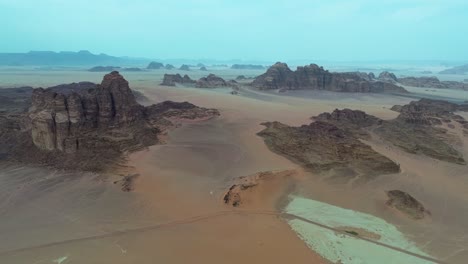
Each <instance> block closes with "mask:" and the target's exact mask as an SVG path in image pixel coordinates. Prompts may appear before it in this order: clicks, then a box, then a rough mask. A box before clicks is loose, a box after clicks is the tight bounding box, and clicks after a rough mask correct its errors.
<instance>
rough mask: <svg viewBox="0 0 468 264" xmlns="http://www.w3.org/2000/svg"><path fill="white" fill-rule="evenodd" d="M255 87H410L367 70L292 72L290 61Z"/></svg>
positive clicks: (378, 89)
mask: <svg viewBox="0 0 468 264" xmlns="http://www.w3.org/2000/svg"><path fill="white" fill-rule="evenodd" d="M252 86H253V87H256V88H259V89H288V90H296V89H310V90H327V91H334V92H364V93H367V92H373V93H383V92H396V93H405V92H406V90H405V89H403V88H402V87H399V86H396V85H394V84H391V83H388V82H382V81H375V80H373V79H372V78H371V77H370V76H369V75H368V74H363V73H353V72H348V73H331V72H329V71H327V70H324V69H323V67H319V66H318V65H316V64H310V65H306V66H303V67H297V70H296V71H292V70H291V69H290V68H289V67H288V65H287V64H285V63H281V62H277V63H276V64H275V65H273V66H271V67H270V68H269V69H268V70H267V72H266V73H264V74H262V75H260V76H258V77H257V78H255V80H254V81H253V82H252Z"/></svg>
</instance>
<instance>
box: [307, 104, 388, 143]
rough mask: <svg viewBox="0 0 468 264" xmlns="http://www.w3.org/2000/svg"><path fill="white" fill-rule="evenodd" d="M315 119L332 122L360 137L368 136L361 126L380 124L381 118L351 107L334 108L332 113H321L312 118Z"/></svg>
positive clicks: (367, 126)
mask: <svg viewBox="0 0 468 264" xmlns="http://www.w3.org/2000/svg"><path fill="white" fill-rule="evenodd" d="M313 119H314V120H316V121H323V122H328V123H332V124H334V125H336V126H338V127H340V128H342V129H344V130H346V131H350V132H352V133H353V134H355V135H356V136H358V137H360V138H365V139H367V138H369V137H370V136H369V134H368V132H367V131H366V130H364V129H363V128H369V127H372V126H376V125H381V124H382V122H383V120H381V119H379V118H377V117H375V116H372V115H368V114H366V113H365V112H363V111H359V110H351V109H343V110H339V109H335V110H334V111H333V112H332V113H322V114H320V115H318V116H316V117H314V118H313Z"/></svg>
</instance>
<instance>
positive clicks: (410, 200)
mask: <svg viewBox="0 0 468 264" xmlns="http://www.w3.org/2000/svg"><path fill="white" fill-rule="evenodd" d="M386 194H387V196H388V201H387V203H386V204H387V206H390V207H392V208H395V209H397V210H398V211H400V212H402V213H403V214H405V215H406V216H408V217H410V218H412V219H415V220H420V219H423V218H424V217H426V216H427V215H431V213H430V212H429V211H428V210H426V208H424V206H423V205H422V204H421V203H420V202H419V201H418V200H416V199H415V198H414V197H413V196H411V195H409V194H408V193H406V192H404V191H400V190H391V191H387V192H386Z"/></svg>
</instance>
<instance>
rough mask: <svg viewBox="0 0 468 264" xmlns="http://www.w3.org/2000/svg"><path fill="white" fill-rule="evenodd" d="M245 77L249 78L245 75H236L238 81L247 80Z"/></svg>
mask: <svg viewBox="0 0 468 264" xmlns="http://www.w3.org/2000/svg"><path fill="white" fill-rule="evenodd" d="M245 79H247V78H245V76H244V75H239V76H237V77H236V80H237V81H242V80H245Z"/></svg>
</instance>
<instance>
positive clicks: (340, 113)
mask: <svg viewBox="0 0 468 264" xmlns="http://www.w3.org/2000/svg"><path fill="white" fill-rule="evenodd" d="M392 109H394V110H397V111H398V112H400V115H399V116H398V117H397V118H395V119H393V120H381V119H379V118H377V117H374V116H371V115H368V114H366V113H364V112H362V111H359V110H350V109H343V110H338V109H336V110H335V111H333V112H332V113H323V114H320V115H319V116H317V117H315V118H314V119H315V120H318V121H322V122H327V123H331V124H333V125H335V126H337V127H339V128H341V129H343V130H345V131H348V132H350V133H352V134H354V135H355V136H356V137H359V138H363V139H369V138H370V135H371V134H376V135H378V136H379V137H380V138H382V139H383V140H385V141H387V142H389V143H391V144H393V145H395V146H397V147H399V148H401V149H403V150H404V151H406V152H409V153H412V154H422V155H426V156H428V157H431V158H434V159H438V160H442V161H446V162H451V163H456V164H465V160H464V159H463V155H462V154H461V153H460V152H459V151H458V150H456V148H454V147H453V146H452V145H451V143H450V142H452V141H453V138H451V136H450V135H449V134H447V133H446V132H447V131H446V130H445V129H441V128H439V127H438V125H441V124H442V123H447V122H449V123H451V122H457V123H461V124H462V125H464V124H465V123H467V122H466V121H465V120H464V119H463V117H461V116H458V115H456V114H454V111H467V110H468V105H457V104H453V103H450V102H445V101H440V100H430V99H421V100H420V101H414V102H411V103H409V104H407V105H404V106H394V107H393V108H392Z"/></svg>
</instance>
